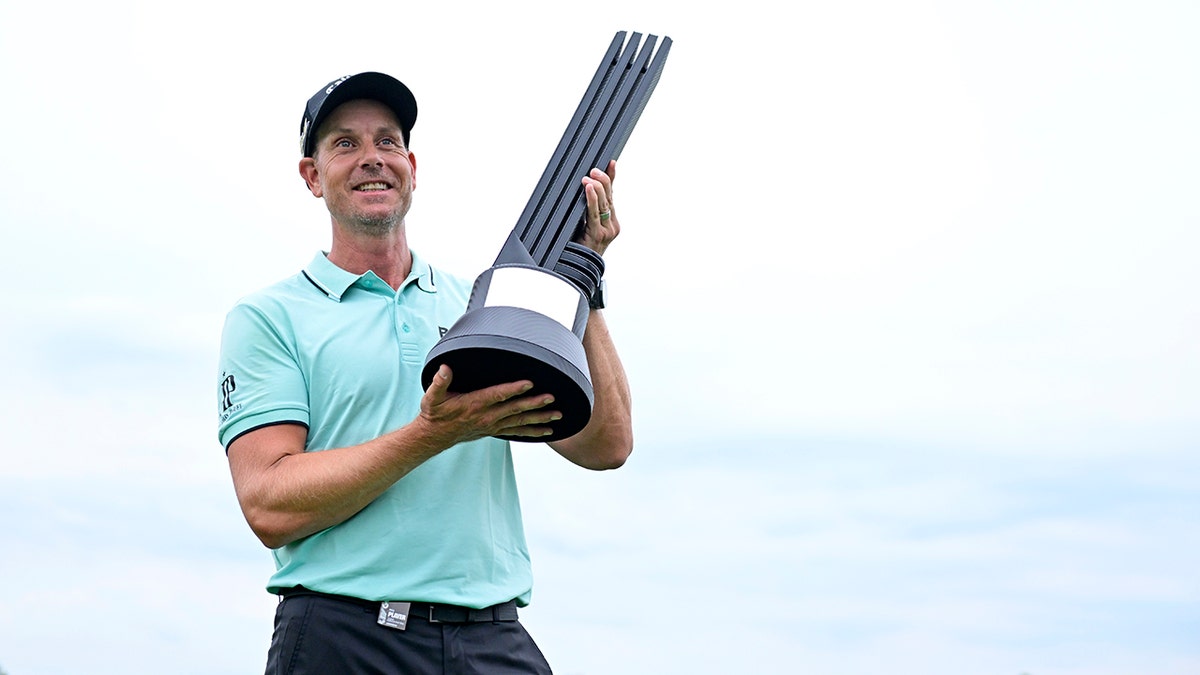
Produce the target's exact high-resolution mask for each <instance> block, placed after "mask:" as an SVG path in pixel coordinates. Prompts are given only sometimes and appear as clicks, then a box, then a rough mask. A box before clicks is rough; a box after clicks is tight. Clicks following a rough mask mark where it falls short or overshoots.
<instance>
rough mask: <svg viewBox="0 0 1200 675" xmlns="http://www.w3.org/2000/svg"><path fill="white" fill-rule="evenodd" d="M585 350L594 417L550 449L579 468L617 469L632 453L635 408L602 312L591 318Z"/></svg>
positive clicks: (584, 343) (595, 312) (592, 314)
mask: <svg viewBox="0 0 1200 675" xmlns="http://www.w3.org/2000/svg"><path fill="white" fill-rule="evenodd" d="M583 348H584V352H585V353H586V354H587V361H588V370H589V371H590V373H591V378H592V390H593V393H594V403H593V405H592V416H591V418H590V419H589V420H588V423H587V425H586V426H585V427H584V428H583V429H582V430H581V431H580V432H579V433H577V434H575V435H574V436H571V437H570V438H565V439H563V440H561V441H556V442H554V443H551V444H550V445H551V447H553V448H554V449H555V451H557V452H558V453H559V454H561V455H562V456H563V457H566V458H567V459H569V460H570V461H572V462H574V463H575V464H578V465H579V466H582V467H585V468H588V469H615V468H617V467H620V466H621V465H622V464H624V463H625V460H626V459H628V457H629V454H630V453H631V452H633V418H632V410H633V404H632V398H631V395H630V391H629V381H628V380H627V379H626V377H625V368H624V366H623V365H622V364H621V359H620V357H619V356H618V355H617V350H616V346H615V345H614V344H613V340H612V336H611V335H610V334H609V332H608V325H607V323H605V321H604V315H603V314H602V313H601V312H600V311H599V310H592V313H591V315H590V316H589V317H588V325H587V330H586V331H585V332H584V336H583Z"/></svg>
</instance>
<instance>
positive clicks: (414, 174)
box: [408, 150, 417, 190]
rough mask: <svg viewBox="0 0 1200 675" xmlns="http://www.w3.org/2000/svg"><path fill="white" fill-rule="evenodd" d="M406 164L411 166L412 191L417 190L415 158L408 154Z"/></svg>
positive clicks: (410, 153) (410, 152)
mask: <svg viewBox="0 0 1200 675" xmlns="http://www.w3.org/2000/svg"><path fill="white" fill-rule="evenodd" d="M408 163H409V165H411V166H412V189H414V190H416V189H417V156H416V155H414V154H412V151H411V150H410V151H409V152H408Z"/></svg>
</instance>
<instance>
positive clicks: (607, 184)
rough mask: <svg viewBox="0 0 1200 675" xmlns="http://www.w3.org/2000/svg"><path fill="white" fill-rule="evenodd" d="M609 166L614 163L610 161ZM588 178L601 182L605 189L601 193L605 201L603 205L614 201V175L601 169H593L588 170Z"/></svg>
mask: <svg viewBox="0 0 1200 675" xmlns="http://www.w3.org/2000/svg"><path fill="white" fill-rule="evenodd" d="M609 166H610V167H611V166H612V164H611V163H610V164H609ZM588 178H590V179H592V180H594V181H596V182H597V183H599V184H600V186H601V187H602V188H603V190H604V192H603V193H602V194H601V197H602V199H601V201H602V202H603V203H602V204H601V206H604V204H605V203H607V202H610V201H612V177H610V176H609V175H608V174H607V173H605V172H603V171H601V170H600V169H592V170H591V171H589V172H588ZM603 210H604V209H601V211H603Z"/></svg>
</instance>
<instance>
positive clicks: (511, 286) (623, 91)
mask: <svg viewBox="0 0 1200 675" xmlns="http://www.w3.org/2000/svg"><path fill="white" fill-rule="evenodd" d="M625 38H626V33H625V31H620V32H618V33H617V34H616V36H615V37H614V38H613V40H612V43H611V44H610V45H609V47H608V51H607V52H605V55H604V59H603V60H602V61H601V62H600V66H599V67H598V68H597V69H596V74H595V75H594V76H593V77H592V81H591V83H590V84H589V85H588V88H587V91H586V92H585V93H584V95H583V98H582V99H581V100H580V102H579V106H578V108H576V110H575V114H574V115H573V116H572V118H571V122H570V124H569V125H568V126H567V129H566V131H565V132H564V133H563V136H562V139H561V140H560V141H559V143H558V147H557V148H556V149H555V151H554V155H553V156H552V157H551V159H550V162H549V163H548V164H547V165H546V170H545V171H544V172H543V173H542V177H541V179H540V180H539V181H538V184H537V187H536V188H535V189H534V191H533V194H532V195H531V196H530V198H529V202H528V203H527V204H526V205H525V210H524V211H523V212H522V213H521V217H520V219H519V220H518V221H517V224H516V226H515V227H514V228H513V230H512V233H511V234H510V235H509V237H508V239H507V240H506V241H505V242H504V245H503V246H502V247H501V249H500V254H499V255H498V256H497V257H496V261H495V263H494V264H493V265H492V266H491V267H490V268H488V269H487V270H485V271H484V272H483V273H482V274H480V275H479V277H478V278H476V280H475V285H474V287H473V288H472V289H471V298H470V300H469V302H468V303H467V310H466V312H465V313H464V314H463V316H462V317H461V318H460V319H459V320H458V321H457V322H455V324H454V325H453V326H451V327H450V329H449V330H447V331H446V333H445V335H443V336H442V338H441V339H440V340H439V341H438V342H437V344H435V345H434V346H433V349H431V350H430V351H429V355H428V356H427V357H426V359H425V366H424V368H423V369H422V371H421V384H422V386H423V387H424V388H428V387H429V384H430V383H431V382H432V381H433V376H434V374H435V373H436V372H437V370H438V368H439V367H440V366H441V364H443V363H444V364H447V365H449V366H450V368H451V370H452V371H453V373H454V379H453V381H452V382H451V389H452V390H453V391H456V392H467V391H475V390H477V389H482V388H484V387H489V386H492V385H495V384H501V383H504V382H515V381H517V380H529V381H531V382H533V385H534V387H533V389H532V390H531V391H530V392H528V394H529V395H535V394H540V393H550V394H553V395H554V403H553V407H554V408H555V409H556V410H559V411H560V412H561V413H562V419H560V420H558V421H556V422H551V423H550V427H551V434H550V435H549V436H543V437H540V438H536V439H533V438H525V437H516V436H499V438H506V439H508V440H513V441H536V442H544V441H553V440H558V439H560V438H566V437H568V436H572V435H574V434H576V433H578V432H579V431H580V430H581V429H583V427H584V426H585V425H587V422H588V420H589V419H590V418H591V414H592V404H593V403H594V402H595V401H594V392H593V389H592V380H591V375H590V374H589V370H588V363H587V357H586V356H585V354H584V351H583V343H582V340H583V334H584V330H585V329H586V328H587V319H588V311H589V308H590V307H591V299H592V298H593V297H594V296H595V295H596V292H597V290H598V289H599V288H600V286H601V284H602V283H603V281H602V277H603V274H604V259H603V258H601V257H600V255H599V254H597V253H596V252H595V251H592V250H591V249H589V248H587V247H586V246H583V245H582V244H579V243H577V242H575V241H573V240H574V239H576V238H577V237H578V236H579V235H580V234H581V233H582V228H583V227H584V225H585V209H586V208H587V201H586V198H585V196H584V194H583V189H582V187H581V186H580V183H579V180H580V178H581V177H582V176H584V175H585V174H587V173H588V171H590V170H591V169H592V168H593V167H598V168H600V169H601V170H603V169H605V167H607V166H608V163H609V161H610V160H613V159H617V158H618V157H619V156H620V154H621V150H622V149H624V147H625V143H626V141H628V140H629V135H630V133H631V132H632V131H633V127H634V126H635V125H636V124H637V121H638V118H640V117H641V114H642V110H643V109H644V108H645V107H646V102H647V101H649V100H650V95H651V94H652V93H654V88H655V86H656V85H657V84H658V80H659V78H660V77H661V75H662V69H663V66H664V64H665V63H666V58H667V54H668V53H669V51H670V48H671V39H670V38H668V37H664V38H662V40H661V41H660V40H659V39H658V37H657V36H654V35H649V36H647V37H646V40H645V42H644V43H643V42H642V35H641V34H640V33H632V34H631V35H630V36H629V39H628V41H626V39H625ZM639 45H640V49H639ZM656 47H657V49H656Z"/></svg>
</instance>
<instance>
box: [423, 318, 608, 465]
mask: <svg viewBox="0 0 1200 675" xmlns="http://www.w3.org/2000/svg"><path fill="white" fill-rule="evenodd" d="M443 363H444V364H446V365H448V366H450V370H451V371H452V372H453V379H452V380H451V383H450V389H451V391H454V392H460V393H461V392H469V391H476V390H479V389H483V388H486V387H490V386H492V385H496V384H503V383H506V382H517V381H519V380H529V381H530V382H533V389H531V390H530V391H529V392H528V393H526V394H525V395H526V396H533V395H537V394H544V393H550V394H552V395H553V396H554V402H553V403H551V404H550V405H549V406H548V407H549V408H550V409H552V410H557V411H559V412H561V413H562V419H560V420H558V421H555V422H550V423H549V424H548V426H549V427H550V428H551V430H552V433H551V434H550V435H549V436H541V437H538V438H530V437H526V436H503V435H501V436H497V438H502V439H505V440H509V441H524V442H538V443H541V442H545V441H556V440H559V439H561V438H567V437H568V436H573V435H575V434H577V433H579V431H580V430H582V429H583V427H584V426H586V425H587V423H588V420H589V419H591V416H592V404H593V403H594V393H593V390H592V381H591V377H590V376H589V374H588V366H587V357H586V356H585V355H584V351H583V344H582V343H581V342H580V341H579V337H578V336H576V335H575V333H573V332H572V331H570V330H568V329H567V328H565V327H564V326H563V325H562V324H561V323H559V322H558V321H555V320H554V319H551V318H549V317H547V316H545V315H543V314H540V313H538V312H535V311H532V310H528V309H523V308H520V307H507V306H485V307H480V308H478V309H474V310H471V311H469V312H467V313H466V314H464V315H463V316H462V318H460V319H459V320H458V321H457V322H456V323H455V324H454V325H453V326H451V328H450V330H449V331H447V332H446V335H445V336H443V337H442V339H441V340H440V341H439V342H438V343H437V344H436V345H434V347H433V349H432V350H430V352H429V356H428V357H427V358H426V360H425V367H424V368H423V369H422V371H421V386H422V387H423V388H425V389H428V388H429V383H430V382H432V381H433V376H434V374H435V373H436V372H437V370H438V368H439V367H440V366H441V364H443Z"/></svg>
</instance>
